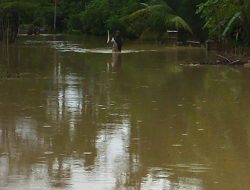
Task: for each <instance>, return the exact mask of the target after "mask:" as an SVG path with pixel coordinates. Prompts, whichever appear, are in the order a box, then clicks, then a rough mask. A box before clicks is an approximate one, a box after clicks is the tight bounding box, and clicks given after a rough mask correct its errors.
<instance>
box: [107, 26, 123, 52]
mask: <svg viewBox="0 0 250 190" xmlns="http://www.w3.org/2000/svg"><path fill="white" fill-rule="evenodd" d="M122 41H123V40H122V36H121V32H120V31H119V30H117V31H116V32H115V35H114V37H112V39H110V37H109V31H108V40H107V43H110V42H112V43H113V47H112V52H121V51H122Z"/></svg>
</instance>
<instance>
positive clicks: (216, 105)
mask: <svg viewBox="0 0 250 190" xmlns="http://www.w3.org/2000/svg"><path fill="white" fill-rule="evenodd" d="M110 50H111V47H108V46H107V45H106V44H105V39H100V38H99V39H97V38H91V37H74V36H36V37H25V36H23V37H20V38H19V41H18V42H17V43H15V44H12V45H11V46H10V47H9V50H8V51H7V50H6V49H4V48H3V46H1V48H0V189H1V190H44V189H46V190H54V189H63V190H82V189H86V190H90V189H91V190H121V189H128V190H134V189H135V190H139V189H142V190H149V189H152V190H163V189H164V190H168V189H169V190H173V189H178V190H248V189H249V187H250V69H249V68H244V67H241V66H239V67H228V66H195V65H187V64H185V63H186V62H188V61H190V60H195V61H203V60H204V59H207V58H209V56H211V55H210V54H208V53H207V52H206V51H205V50H203V49H198V48H187V47H178V48H177V47H165V46H159V45H157V44H150V43H146V42H144V43H142V42H128V41H127V42H125V45H124V49H123V53H122V54H120V55H119V54H118V55H112V54H111V51H110Z"/></svg>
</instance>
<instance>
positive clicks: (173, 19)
mask: <svg viewBox="0 0 250 190" xmlns="http://www.w3.org/2000/svg"><path fill="white" fill-rule="evenodd" d="M140 5H141V8H140V9H138V10H136V11H135V12H133V13H131V14H130V15H128V16H125V17H123V18H122V20H123V21H125V22H126V23H127V24H128V31H130V32H134V33H136V34H137V35H138V36H139V37H143V36H146V35H150V36H153V37H157V38H159V37H161V36H163V35H165V34H166V32H167V30H172V29H175V30H176V29H183V30H185V31H188V32H189V33H191V34H192V29H191V28H190V26H189V25H188V24H187V22H186V21H185V20H184V19H182V18H181V17H180V16H178V15H177V14H176V13H175V12H174V10H173V9H172V8H171V7H169V6H168V5H167V4H166V3H165V2H162V1H160V2H159V3H157V4H146V3H141V4H140Z"/></svg>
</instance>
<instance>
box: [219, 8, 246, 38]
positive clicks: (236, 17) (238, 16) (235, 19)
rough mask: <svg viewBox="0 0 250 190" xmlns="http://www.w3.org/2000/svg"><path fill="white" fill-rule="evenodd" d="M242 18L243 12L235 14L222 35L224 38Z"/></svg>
mask: <svg viewBox="0 0 250 190" xmlns="http://www.w3.org/2000/svg"><path fill="white" fill-rule="evenodd" d="M240 18H241V12H237V13H235V14H234V16H233V17H232V18H231V19H230V20H229V22H228V23H227V26H226V28H225V30H224V31H223V33H222V36H223V37H225V36H226V35H227V33H228V31H229V30H230V29H231V28H232V27H233V25H234V23H235V22H236V21H237V19H240Z"/></svg>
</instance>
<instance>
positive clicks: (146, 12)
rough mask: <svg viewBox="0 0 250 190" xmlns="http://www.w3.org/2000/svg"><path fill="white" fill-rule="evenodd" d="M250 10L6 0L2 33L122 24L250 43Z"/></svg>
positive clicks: (119, 0) (127, 0)
mask: <svg viewBox="0 0 250 190" xmlns="http://www.w3.org/2000/svg"><path fill="white" fill-rule="evenodd" d="M249 10H250V1H249V0H220V1H218V0H194V1H193V0H192V1H191V0H180V1H176V0H1V2H0V39H1V40H3V39H9V40H10V41H13V40H14V39H15V37H16V35H17V33H18V32H19V31H20V32H24V31H27V30H34V28H36V27H38V28H39V29H41V30H43V31H47V32H54V31H56V32H66V33H77V34H81V33H86V34H92V35H105V34H106V31H107V30H111V31H112V30H116V29H119V30H121V31H122V33H123V34H124V36H126V37H129V38H152V39H157V40H158V39H163V38H164V37H166V35H167V30H178V31H179V34H180V35H179V37H181V38H183V39H187V38H189V39H190V38H191V39H196V40H198V41H205V40H206V39H208V38H209V39H213V40H215V41H218V42H224V43H226V44H230V43H231V44H235V43H237V44H241V45H249V43H250V35H249V32H248V31H249V29H250V11H249ZM31 33H32V32H31Z"/></svg>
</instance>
